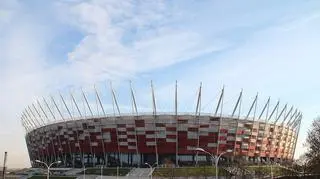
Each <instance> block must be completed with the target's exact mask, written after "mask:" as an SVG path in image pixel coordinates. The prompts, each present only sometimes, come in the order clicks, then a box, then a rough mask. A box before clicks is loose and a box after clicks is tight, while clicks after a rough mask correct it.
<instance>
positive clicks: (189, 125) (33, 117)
mask: <svg viewBox="0 0 320 179" xmlns="http://www.w3.org/2000/svg"><path fill="white" fill-rule="evenodd" d="M131 92H132V93H131V94H132V100H133V104H134V105H135V101H134V99H135V98H134V94H133V91H131ZM82 94H83V102H84V103H83V104H85V105H84V106H86V107H87V108H86V109H84V110H83V109H81V110H80V108H79V105H77V102H76V100H75V98H74V97H73V96H72V95H71V97H72V98H71V100H70V101H67V102H65V100H64V98H63V97H62V96H61V95H60V96H61V101H62V103H61V104H62V105H57V103H56V101H55V100H54V99H53V98H51V106H50V105H48V101H46V100H45V99H44V100H43V103H39V101H37V104H36V105H34V104H32V105H31V106H28V107H27V108H26V110H25V111H24V112H23V114H22V124H23V126H24V128H25V129H26V132H27V133H26V136H25V139H26V143H27V148H28V152H29V156H30V160H31V163H32V165H33V166H36V165H37V163H35V162H34V161H35V160H41V161H45V162H48V163H49V162H53V161H57V160H60V161H62V164H61V165H63V166H64V167H83V165H85V166H96V165H105V166H139V165H143V164H144V163H146V162H148V163H158V164H164V163H168V162H172V163H173V164H175V165H190V164H195V163H197V162H210V158H209V157H208V156H206V155H205V153H199V152H197V151H196V150H195V148H202V149H204V150H206V151H208V152H210V153H212V154H213V155H217V154H220V153H222V152H225V151H226V150H229V149H231V150H232V151H233V152H232V153H227V154H225V156H226V157H229V158H235V157H243V158H246V159H248V160H255V161H263V160H264V161H266V160H270V159H271V160H274V159H281V160H291V159H293V156H294V152H295V146H296V143H297V136H298V133H299V128H300V123H301V119H302V115H301V113H300V112H298V111H297V110H295V111H293V108H291V109H290V110H288V111H287V109H286V107H287V105H286V106H285V107H284V108H283V109H282V110H281V112H280V113H279V114H276V115H274V114H275V111H278V107H279V103H278V104H277V105H276V106H275V107H274V108H273V110H272V111H271V113H270V114H269V115H268V112H266V111H265V110H266V109H268V108H269V101H270V100H268V101H267V103H266V105H265V106H264V108H263V109H262V111H261V114H260V116H259V117H256V116H255V113H256V106H257V96H256V98H255V100H254V101H253V103H252V105H251V108H250V110H249V112H248V113H247V116H246V117H240V115H238V116H235V115H234V114H235V112H236V111H237V110H238V111H239V110H240V107H239V105H238V104H239V102H240V101H241V98H242V92H241V93H240V96H239V98H238V100H237V102H236V105H235V107H234V110H233V112H232V114H231V115H230V116H227V115H223V114H222V113H220V114H218V111H222V106H223V105H222V104H223V96H224V90H222V92H221V95H220V98H219V101H218V105H217V108H216V111H215V114H203V113H201V114H200V107H199V106H200V105H199V103H200V100H201V95H200V94H201V87H200V90H199V98H198V101H197V109H196V113H195V114H193V115H191V114H180V113H178V112H177V108H176V111H175V113H174V114H169V113H167V114H165V113H164V114H158V113H157V112H156V105H155V104H156V101H155V98H154V93H153V91H152V97H153V112H152V113H151V114H150V113H149V114H138V110H137V108H136V107H134V108H133V111H135V112H133V113H132V114H130V115H122V114H121V113H120V110H119V106H118V103H117V101H116V98H115V95H114V91H113V90H112V95H113V104H114V105H115V106H113V108H114V109H117V110H118V111H117V112H118V113H117V115H116V114H115V111H114V113H113V115H107V114H105V112H104V107H103V104H102V103H101V100H100V97H99V94H98V92H97V91H96V98H97V101H99V102H100V103H97V104H100V108H101V110H100V112H103V115H101V113H100V115H97V114H93V112H92V108H91V107H90V105H89V104H90V103H88V98H86V95H85V94H84V93H82ZM70 104H71V105H70ZM176 104H177V103H176ZM97 106H99V105H97ZM253 109H254V112H253V113H254V115H253V116H251V115H250V114H251V111H252V110H253ZM84 111H87V113H88V111H90V113H91V115H89V116H88V115H86V114H87V113H86V112H84ZM76 113H78V115H75V114H76ZM239 114H240V112H239ZM263 114H267V115H266V118H265V119H262V118H261V116H264V115H263ZM66 115H67V116H66ZM50 116H51V118H50ZM58 116H59V117H58ZM271 119H273V120H271Z"/></svg>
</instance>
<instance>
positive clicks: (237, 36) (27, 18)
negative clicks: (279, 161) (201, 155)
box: [0, 0, 320, 168]
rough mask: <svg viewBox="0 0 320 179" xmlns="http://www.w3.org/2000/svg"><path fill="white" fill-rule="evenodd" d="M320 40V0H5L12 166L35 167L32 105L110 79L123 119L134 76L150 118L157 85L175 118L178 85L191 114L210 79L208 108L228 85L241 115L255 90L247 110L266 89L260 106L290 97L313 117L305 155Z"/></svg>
mask: <svg viewBox="0 0 320 179" xmlns="http://www.w3.org/2000/svg"><path fill="white" fill-rule="evenodd" d="M319 32H320V2H319V1H317V0H315V1H312V0H308V1H295V0H293V1H292V0H284V1H276V0H274V1H263V2H261V1H250V0H248V1H236V0H234V1H233V0H231V1H209V0H206V1H194V0H175V1H171V0H168V1H160V0H155V1H142V0H141V1H138V0H137V1H135V0H126V1H118V0H107V1H105V0H91V1H81V0H56V1H41V0H30V1H17V0H1V1H0V120H1V125H0V144H1V145H0V160H1V161H3V153H4V151H8V167H10V168H17V167H27V166H30V162H29V157H28V154H27V149H26V144H25V141H24V135H25V131H24V129H23V127H22V125H21V121H20V116H21V112H22V111H23V110H24V108H25V107H26V106H27V105H30V104H31V103H33V102H34V101H35V100H36V99H39V98H41V97H43V96H44V97H47V96H49V95H57V94H58V91H61V92H62V93H64V92H66V91H75V93H77V91H79V90H80V87H82V88H84V90H85V91H90V90H92V89H93V85H97V86H98V87H100V88H103V87H105V86H106V84H107V83H108V81H109V80H111V81H112V82H113V83H114V86H115V90H116V91H117V93H118V96H119V103H120V107H121V109H122V111H126V110H127V111H129V110H128V109H127V108H126V106H130V101H129V100H128V98H129V94H130V93H129V92H128V89H129V88H130V87H129V82H128V81H129V80H132V82H133V87H134V90H135V92H136V95H137V96H136V97H137V101H138V105H139V108H141V109H145V110H146V111H147V110H148V109H150V108H151V106H152V104H151V94H150V80H153V84H154V86H155V94H156V98H157V105H158V107H159V109H160V110H162V111H164V112H170V111H173V104H174V103H173V100H174V85H175V81H176V80H177V81H178V89H179V90H178V99H179V105H178V110H179V111H180V112H194V111H195V106H196V99H197V90H198V88H199V84H200V82H202V86H203V95H202V96H203V98H202V104H203V105H202V110H203V111H204V112H212V111H213V110H214V107H215V105H216V102H217V99H218V95H219V91H220V90H221V88H222V86H225V89H226V91H225V92H226V93H225V95H226V99H225V103H226V105H225V106H231V107H232V105H233V104H234V103H235V101H236V99H237V95H239V92H240V90H241V89H243V93H244V97H243V111H245V109H248V106H249V105H250V102H252V100H253V98H254V96H255V95H256V93H257V92H258V93H259V100H258V109H261V107H262V106H263V105H264V103H265V102H266V100H267V98H268V97H269V96H271V104H272V105H274V104H275V103H276V102H277V100H278V99H280V106H281V107H283V106H284V105H285V104H286V103H288V105H290V106H291V105H293V106H294V107H295V108H298V109H299V110H300V111H301V112H302V113H303V122H302V125H301V131H300V135H299V140H298V145H297V150H296V157H298V156H299V155H301V154H302V153H303V152H304V151H305V150H306V147H304V143H305V142H304V141H305V138H306V135H307V131H308V128H309V127H310V125H311V122H312V120H313V119H314V118H315V117H317V116H319V115H320V102H319V101H320V93H319V91H320V83H319V77H320V70H319V68H320V61H319V57H320V50H319V46H320V33H319ZM106 91H107V90H106V89H105V90H103V89H102V90H100V92H101V93H103V94H105V92H106ZM103 94H102V95H103ZM105 103H106V105H108V104H110V101H109V102H108V101H105ZM228 104H230V105H228ZM230 109H231V108H230ZM230 109H226V111H225V112H226V113H227V111H228V110H230ZM243 113H244V112H243ZM0 165H2V163H0Z"/></svg>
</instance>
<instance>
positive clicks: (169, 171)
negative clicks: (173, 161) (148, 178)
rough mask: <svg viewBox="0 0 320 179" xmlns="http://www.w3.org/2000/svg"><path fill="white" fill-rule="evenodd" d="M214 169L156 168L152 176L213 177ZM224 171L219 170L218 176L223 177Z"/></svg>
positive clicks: (208, 167)
mask: <svg viewBox="0 0 320 179" xmlns="http://www.w3.org/2000/svg"><path fill="white" fill-rule="evenodd" d="M215 174H216V169H215V168H214V167H212V166H204V167H183V168H156V169H155V171H154V172H153V176H161V177H172V176H175V177H187V176H214V175H215ZM225 174H226V172H225V171H224V170H220V175H225Z"/></svg>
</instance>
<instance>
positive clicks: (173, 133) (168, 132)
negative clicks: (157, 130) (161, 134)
mask: <svg viewBox="0 0 320 179" xmlns="http://www.w3.org/2000/svg"><path fill="white" fill-rule="evenodd" d="M166 133H167V134H168V135H176V131H166Z"/></svg>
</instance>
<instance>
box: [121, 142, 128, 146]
mask: <svg viewBox="0 0 320 179" xmlns="http://www.w3.org/2000/svg"><path fill="white" fill-rule="evenodd" d="M119 145H121V146H127V145H128V142H119Z"/></svg>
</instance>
